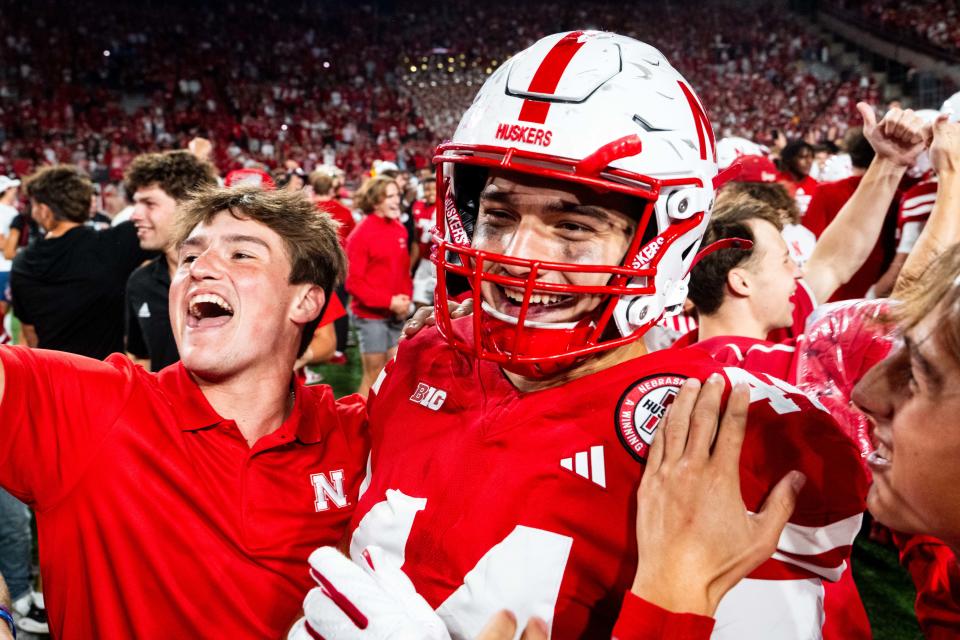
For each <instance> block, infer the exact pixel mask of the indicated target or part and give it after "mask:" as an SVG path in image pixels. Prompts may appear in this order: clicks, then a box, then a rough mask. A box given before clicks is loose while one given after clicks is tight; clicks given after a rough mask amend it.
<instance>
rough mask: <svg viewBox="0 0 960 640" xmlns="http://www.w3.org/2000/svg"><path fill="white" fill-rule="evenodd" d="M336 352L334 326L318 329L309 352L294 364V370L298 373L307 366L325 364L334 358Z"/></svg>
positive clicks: (328, 325) (324, 326) (327, 325)
mask: <svg viewBox="0 0 960 640" xmlns="http://www.w3.org/2000/svg"><path fill="white" fill-rule="evenodd" d="M336 351H337V333H336V331H334V328H333V324H326V325H323V326H322V327H317V330H316V331H315V332H314V334H313V339H312V340H311V341H310V345H309V346H307V350H306V351H304V352H303V355H302V356H300V357H299V358H298V359H297V361H296V362H295V363H294V364H293V370H294V371H298V370H300V369H302V368H304V367H305V366H307V365H313V364H323V363H324V362H326V361H327V360H329V359H330V358H331V357H333V354H334V353H335V352H336Z"/></svg>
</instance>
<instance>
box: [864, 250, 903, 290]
mask: <svg viewBox="0 0 960 640" xmlns="http://www.w3.org/2000/svg"><path fill="white" fill-rule="evenodd" d="M908 255H909V254H907V253H900V252H899V251H898V252H897V253H896V254H895V255H894V256H893V260H891V261H890V266H889V267H887V270H886V271H884V272H883V275H882V276H880V278H879V279H878V280H877V282H876V284H874V285H873V295H874V296H876V297H877V298H886V297H888V296H889V295H890V294H891V292H893V287H894V286H895V285H896V283H897V280H898V279H899V277H900V271H901V270H902V269H903V265H904V263H905V262H906V261H907V256H908ZM868 297H869V296H868Z"/></svg>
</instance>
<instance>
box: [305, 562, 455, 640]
mask: <svg viewBox="0 0 960 640" xmlns="http://www.w3.org/2000/svg"><path fill="white" fill-rule="evenodd" d="M310 575H311V576H313V579H314V580H315V581H316V582H317V584H318V585H319V586H318V587H315V588H314V589H311V590H310V592H309V593H308V594H307V597H306V598H305V599H304V601H303V612H304V614H305V616H304V617H303V618H301V619H300V620H298V621H297V623H296V624H295V625H294V626H293V628H292V629H291V630H290V633H289V634H288V635H287V640H317V639H318V638H319V639H322V640H450V634H449V633H447V628H446V627H445V626H444V624H443V621H441V620H440V618H439V616H437V614H436V613H434V611H433V608H432V607H431V606H430V605H429V604H428V603H427V601H426V600H424V599H423V598H422V597H421V596H420V594H418V593H417V591H416V589H415V588H414V586H413V583H412V582H410V578H408V577H407V575H406V574H405V573H404V572H403V571H402V570H401V569H400V567H399V566H396V565H395V564H394V563H392V562H391V561H390V560H389V558H388V557H387V555H386V553H384V551H383V549H381V548H380V547H377V546H369V547H367V548H366V549H364V550H363V552H362V554H361V558H360V559H359V560H358V563H354V562H352V561H351V560H350V559H349V558H347V557H346V556H344V555H343V554H342V553H340V552H339V551H337V550H336V549H334V548H333V547H320V548H319V549H317V550H315V551H314V552H313V553H311V554H310Z"/></svg>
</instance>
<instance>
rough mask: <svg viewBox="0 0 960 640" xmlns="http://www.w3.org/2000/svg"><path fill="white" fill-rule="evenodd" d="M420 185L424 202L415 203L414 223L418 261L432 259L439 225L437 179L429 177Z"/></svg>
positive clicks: (415, 262) (415, 261)
mask: <svg viewBox="0 0 960 640" xmlns="http://www.w3.org/2000/svg"><path fill="white" fill-rule="evenodd" d="M420 184H421V185H422V187H423V200H417V201H416V202H414V203H413V223H414V225H415V227H416V233H417V256H416V257H417V260H414V264H418V262H417V261H418V260H429V259H430V243H431V242H432V241H433V238H432V234H433V228H434V227H435V226H436V225H437V179H436V178H434V177H433V176H427V177H426V178H424V179H423V180H422V181H421V182H420Z"/></svg>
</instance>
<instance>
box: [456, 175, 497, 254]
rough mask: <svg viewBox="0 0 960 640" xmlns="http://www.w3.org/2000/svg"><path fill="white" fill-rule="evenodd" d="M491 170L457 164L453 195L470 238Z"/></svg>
mask: <svg viewBox="0 0 960 640" xmlns="http://www.w3.org/2000/svg"><path fill="white" fill-rule="evenodd" d="M489 174H490V172H489V171H488V170H487V169H486V168H484V167H475V166H470V165H457V166H455V167H454V174H453V197H454V203H455V204H456V206H457V212H458V213H459V214H460V220H461V221H462V222H463V227H464V229H465V230H466V232H467V235H468V236H469V237H470V238H473V229H474V226H475V225H476V223H477V216H478V215H479V214H480V193H481V192H482V191H483V188H484V187H485V186H486V184H487V176H488V175H489Z"/></svg>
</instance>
